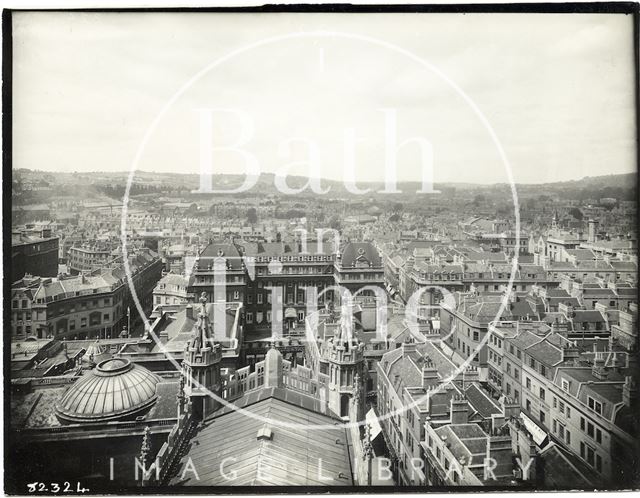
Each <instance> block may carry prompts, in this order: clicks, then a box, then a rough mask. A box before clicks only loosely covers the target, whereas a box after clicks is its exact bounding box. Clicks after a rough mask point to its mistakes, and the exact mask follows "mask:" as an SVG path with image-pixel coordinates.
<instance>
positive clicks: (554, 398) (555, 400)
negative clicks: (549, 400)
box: [553, 396, 558, 408]
mask: <svg viewBox="0 0 640 498" xmlns="http://www.w3.org/2000/svg"><path fill="white" fill-rule="evenodd" d="M553 407H554V408H557V407H558V398H556V397H555V396H554V397H553Z"/></svg>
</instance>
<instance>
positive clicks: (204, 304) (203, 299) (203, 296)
mask: <svg viewBox="0 0 640 498" xmlns="http://www.w3.org/2000/svg"><path fill="white" fill-rule="evenodd" d="M200 304H201V305H202V306H201V308H200V314H202V315H204V314H205V313H206V309H207V293H206V292H204V291H203V292H202V294H200Z"/></svg>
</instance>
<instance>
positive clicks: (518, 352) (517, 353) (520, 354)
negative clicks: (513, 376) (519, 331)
mask: <svg viewBox="0 0 640 498" xmlns="http://www.w3.org/2000/svg"><path fill="white" fill-rule="evenodd" d="M516 356H517V357H518V359H519V360H520V359H521V358H522V353H521V352H520V350H519V349H518V350H516Z"/></svg>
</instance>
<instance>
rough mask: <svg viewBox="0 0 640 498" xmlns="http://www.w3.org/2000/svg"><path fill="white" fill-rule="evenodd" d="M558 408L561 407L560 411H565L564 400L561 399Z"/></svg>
mask: <svg viewBox="0 0 640 498" xmlns="http://www.w3.org/2000/svg"><path fill="white" fill-rule="evenodd" d="M558 408H559V409H560V413H564V401H560V403H559V404H558Z"/></svg>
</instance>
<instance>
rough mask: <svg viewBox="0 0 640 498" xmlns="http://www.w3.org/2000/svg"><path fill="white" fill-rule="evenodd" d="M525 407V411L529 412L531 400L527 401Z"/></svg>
mask: <svg viewBox="0 0 640 498" xmlns="http://www.w3.org/2000/svg"><path fill="white" fill-rule="evenodd" d="M526 407H527V411H528V412H531V400H530V399H528V400H527V403H526Z"/></svg>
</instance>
